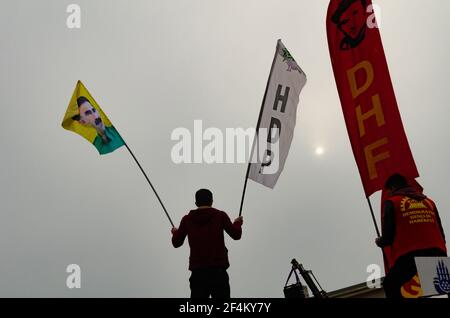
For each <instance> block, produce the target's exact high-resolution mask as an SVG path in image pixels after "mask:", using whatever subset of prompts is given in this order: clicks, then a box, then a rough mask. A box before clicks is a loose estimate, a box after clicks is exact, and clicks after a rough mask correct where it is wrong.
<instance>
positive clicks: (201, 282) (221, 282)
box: [189, 268, 230, 299]
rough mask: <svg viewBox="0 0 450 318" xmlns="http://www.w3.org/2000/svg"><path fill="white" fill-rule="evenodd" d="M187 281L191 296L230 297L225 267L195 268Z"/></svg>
mask: <svg viewBox="0 0 450 318" xmlns="http://www.w3.org/2000/svg"><path fill="white" fill-rule="evenodd" d="M189 282H190V287H191V298H209V296H211V297H212V298H220V299H228V298H230V283H229V277H228V273H227V270H226V269H225V268H202V269H195V270H193V271H192V274H191V277H190V278H189Z"/></svg>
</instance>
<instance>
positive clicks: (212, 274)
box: [172, 189, 243, 298]
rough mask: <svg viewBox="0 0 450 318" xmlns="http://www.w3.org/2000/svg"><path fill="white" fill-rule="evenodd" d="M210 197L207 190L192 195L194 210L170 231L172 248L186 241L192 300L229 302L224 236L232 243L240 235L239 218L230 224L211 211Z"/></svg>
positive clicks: (212, 209) (223, 213) (228, 264)
mask: <svg viewBox="0 0 450 318" xmlns="http://www.w3.org/2000/svg"><path fill="white" fill-rule="evenodd" d="M212 203H213V195H212V193H211V191H209V190H207V189H200V190H198V191H197V193H196V194H195V205H196V206H197V207H198V209H196V210H191V211H190V212H189V214H187V215H185V216H184V217H183V218H182V219H181V223H180V227H179V228H178V229H177V228H175V227H174V228H172V244H173V246H174V247H175V248H178V247H180V246H181V245H183V243H184V240H185V238H186V236H187V237H188V241H189V246H190V248H191V255H190V257H189V270H190V271H191V272H192V274H191V277H190V278H189V282H190V288H191V298H209V296H211V297H212V298H230V284H229V277H228V273H227V268H228V267H230V263H229V262H228V250H227V248H226V246H225V241H224V235H223V232H224V231H225V232H227V233H228V235H229V236H230V237H231V238H233V239H234V240H239V239H240V238H241V235H242V228H241V226H242V223H243V219H242V216H240V217H238V218H237V219H236V220H234V222H233V223H231V220H230V218H229V217H228V215H227V214H226V213H225V212H223V211H219V210H216V209H214V208H212Z"/></svg>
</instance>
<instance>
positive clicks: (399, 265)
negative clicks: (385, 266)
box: [383, 248, 447, 298]
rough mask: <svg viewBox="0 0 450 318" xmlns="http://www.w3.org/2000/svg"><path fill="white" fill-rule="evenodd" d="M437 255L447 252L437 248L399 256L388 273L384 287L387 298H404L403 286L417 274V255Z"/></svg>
mask: <svg viewBox="0 0 450 318" xmlns="http://www.w3.org/2000/svg"><path fill="white" fill-rule="evenodd" d="M422 256H429V257H437V256H447V254H446V253H445V252H444V251H442V250H440V249H437V248H433V249H427V250H420V251H415V252H411V253H408V254H406V255H403V256H401V257H399V258H398V260H397V261H396V262H395V265H394V266H392V268H391V270H390V271H389V273H388V274H387V275H386V277H385V279H384V282H383V288H384V292H385V294H386V297H387V298H403V296H402V293H401V288H402V286H403V285H404V284H406V283H407V282H409V281H410V280H411V279H413V277H414V276H415V275H416V274H417V268H416V262H415V260H414V258H415V257H422Z"/></svg>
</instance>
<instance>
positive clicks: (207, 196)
mask: <svg viewBox="0 0 450 318" xmlns="http://www.w3.org/2000/svg"><path fill="white" fill-rule="evenodd" d="M212 202H213V194H212V192H211V191H209V190H208V189H200V190H198V191H197V192H196V193H195V203H196V204H197V206H210V205H212Z"/></svg>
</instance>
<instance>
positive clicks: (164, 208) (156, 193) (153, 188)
mask: <svg viewBox="0 0 450 318" xmlns="http://www.w3.org/2000/svg"><path fill="white" fill-rule="evenodd" d="M124 144H125V147H127V149H128V151H129V152H130V154H131V156H132V157H133V159H134V161H136V163H137V165H138V167H139V169H141V171H142V174H143V175H144V177H145V179H147V182H148V184H149V185H150V187H151V188H152V190H153V193H155V195H156V197H157V198H158V201H159V203H160V204H161V206H162V208H163V210H164V212H165V213H166V215H167V218H168V219H169V221H170V224H172V227H175V225H174V224H173V222H172V219H171V218H170V216H169V213H167V210H166V207H165V206H164V204H163V203H162V201H161V198H160V197H159V195H158V192H156V190H155V187H154V186H153V184H152V183H151V182H150V179H149V178H148V177H147V174H146V173H145V171H144V169H142V167H141V164H140V163H139V161H138V160H137V159H136V157H135V156H134V153H133V152H132V151H131V149H130V147H128V145H127V143H126V142H124Z"/></svg>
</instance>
